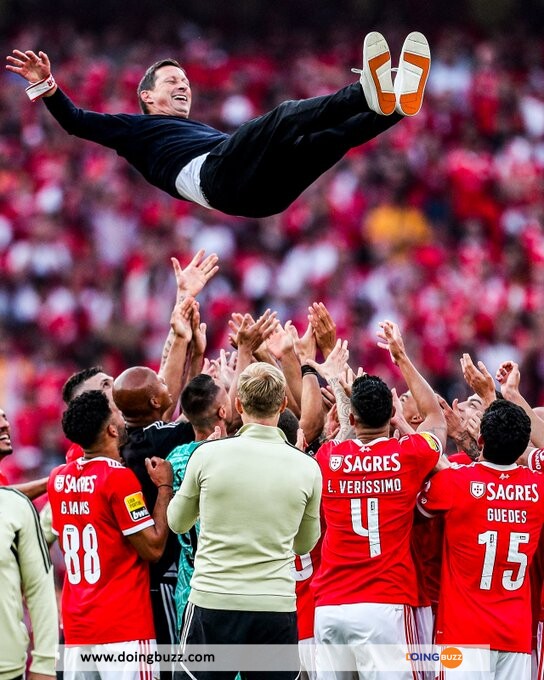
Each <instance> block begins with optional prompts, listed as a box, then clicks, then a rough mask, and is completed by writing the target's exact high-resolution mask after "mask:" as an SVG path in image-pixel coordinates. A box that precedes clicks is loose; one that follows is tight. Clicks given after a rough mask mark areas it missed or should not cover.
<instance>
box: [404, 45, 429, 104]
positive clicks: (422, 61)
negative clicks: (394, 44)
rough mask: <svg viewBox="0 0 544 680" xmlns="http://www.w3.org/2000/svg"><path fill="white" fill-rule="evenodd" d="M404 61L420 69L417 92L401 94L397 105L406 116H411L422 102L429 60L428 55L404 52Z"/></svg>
mask: <svg viewBox="0 0 544 680" xmlns="http://www.w3.org/2000/svg"><path fill="white" fill-rule="evenodd" d="M404 61H407V62H408V63H409V64H413V65H414V66H417V67H419V68H420V69H421V70H422V74H421V78H420V79H419V87H418V88H417V92H410V93H409V94H403V95H401V96H400V99H399V106H400V108H401V109H402V111H403V112H404V114H405V115H407V116H413V115H415V114H416V113H417V112H418V111H419V109H420V108H421V104H422V103H423V92H424V91H425V85H426V83H427V78H428V77H429V71H430V67H431V60H430V59H429V58H428V57H422V56H420V55H419V54H413V53H412V52H406V53H405V54H404Z"/></svg>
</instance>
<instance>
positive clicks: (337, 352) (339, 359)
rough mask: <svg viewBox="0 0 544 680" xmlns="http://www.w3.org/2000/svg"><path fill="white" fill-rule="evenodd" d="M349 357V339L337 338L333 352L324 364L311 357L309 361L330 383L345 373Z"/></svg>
mask: <svg viewBox="0 0 544 680" xmlns="http://www.w3.org/2000/svg"><path fill="white" fill-rule="evenodd" d="M348 359H349V350H348V341H347V340H337V341H336V344H335V346H334V348H333V350H332V352H331V353H330V354H329V356H328V357H327V358H326V360H325V361H324V362H323V363H322V364H318V363H316V362H315V361H312V360H310V359H308V361H307V363H308V364H309V365H310V366H312V367H313V368H315V370H316V371H317V372H318V373H319V375H321V376H322V377H323V378H325V380H327V382H329V383H330V382H331V380H335V379H336V380H339V379H340V376H341V375H342V376H343V375H344V373H345V370H346V364H347V362H348Z"/></svg>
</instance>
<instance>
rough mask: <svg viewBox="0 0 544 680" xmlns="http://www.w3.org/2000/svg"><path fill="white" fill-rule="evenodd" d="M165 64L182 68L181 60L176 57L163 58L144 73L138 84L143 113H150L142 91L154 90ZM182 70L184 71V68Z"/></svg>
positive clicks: (139, 100)
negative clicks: (159, 73)
mask: <svg viewBox="0 0 544 680" xmlns="http://www.w3.org/2000/svg"><path fill="white" fill-rule="evenodd" d="M163 66H176V67H177V68H181V66H180V64H179V62H177V61H176V60H175V59H161V60H160V61H156V62H155V63H154V64H151V66H150V67H149V68H148V69H147V71H146V72H145V73H144V77H143V78H142V79H141V80H140V83H139V85H138V102H139V103H140V109H141V110H142V113H149V109H148V108H147V104H146V103H145V102H144V101H143V100H142V92H143V91H144V90H152V89H153V88H154V87H155V81H156V79H157V71H158V70H159V69H160V68H162V67H163ZM181 70H182V71H183V69H182V68H181Z"/></svg>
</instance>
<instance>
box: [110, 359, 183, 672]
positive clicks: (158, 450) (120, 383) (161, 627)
mask: <svg viewBox="0 0 544 680" xmlns="http://www.w3.org/2000/svg"><path fill="white" fill-rule="evenodd" d="M112 396H113V400H114V402H115V404H116V406H117V407H118V408H119V410H120V411H121V412H122V414H123V416H124V418H125V421H126V424H127V435H128V441H127V443H126V444H125V445H124V446H123V447H122V449H121V455H122V457H123V460H124V461H125V464H126V466H127V467H128V468H130V469H131V470H133V472H134V473H135V474H136V476H137V477H138V480H139V481H140V484H141V485H142V489H143V492H144V497H145V502H146V505H147V507H148V509H149V511H150V512H153V508H154V506H155V502H156V500H157V487H156V486H155V485H154V484H153V482H152V481H151V479H150V477H149V475H148V473H147V470H146V467H145V459H146V458H151V457H152V456H158V457H159V458H166V457H167V456H168V454H169V453H170V452H171V451H172V449H174V448H175V447H176V446H179V445H180V444H188V443H189V442H192V441H193V440H194V438H195V435H194V431H193V428H192V426H191V424H190V423H188V422H186V421H178V422H175V423H167V422H164V421H163V420H162V418H163V417H164V414H165V413H166V412H167V411H168V410H169V408H170V407H171V406H172V397H171V396H170V392H169V391H168V387H167V385H166V382H165V381H164V379H163V378H161V377H159V376H158V375H157V373H155V371H153V370H152V369H150V368H147V367H145V366H134V367H132V368H128V369H127V370H126V371H124V372H123V373H121V375H119V376H118V377H117V378H116V379H115V381H114V383H113V391H112ZM179 553H180V545H179V542H178V540H177V538H176V536H175V535H174V534H173V533H172V532H170V535H169V537H168V540H167V542H166V548H165V549H164V553H163V556H162V557H161V559H160V560H159V561H158V562H156V563H151V564H150V567H149V568H150V581H151V604H152V606H153V618H154V623H155V633H156V636H157V643H158V644H166V645H167V644H175V643H176V642H177V629H176V619H177V615H176V607H175V599H174V594H175V589H176V580H177V574H178V560H179ZM167 675H168V674H167V673H164V674H161V677H163V676H164V677H165V678H166V677H167Z"/></svg>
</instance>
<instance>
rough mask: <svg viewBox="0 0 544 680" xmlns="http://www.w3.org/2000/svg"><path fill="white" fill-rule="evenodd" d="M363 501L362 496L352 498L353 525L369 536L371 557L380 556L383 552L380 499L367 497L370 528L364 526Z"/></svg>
mask: <svg viewBox="0 0 544 680" xmlns="http://www.w3.org/2000/svg"><path fill="white" fill-rule="evenodd" d="M362 507H363V502H362V500H361V499H360V498H352V499H351V526H352V527H353V531H354V532H355V533H356V534H357V535H359V536H364V537H365V538H368V545H369V549H370V557H378V555H381V553H382V546H381V543H380V521H379V515H378V511H379V501H378V499H377V498H367V499H366V518H367V524H368V529H365V527H364V526H363V516H362Z"/></svg>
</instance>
